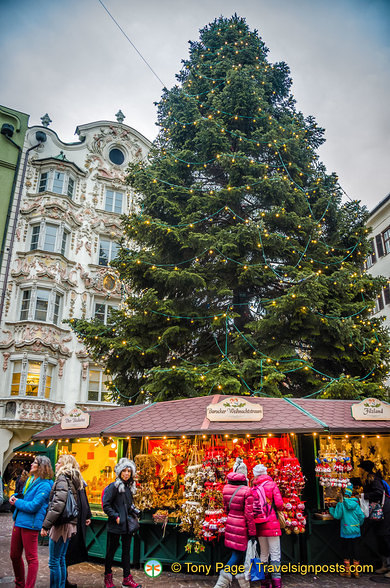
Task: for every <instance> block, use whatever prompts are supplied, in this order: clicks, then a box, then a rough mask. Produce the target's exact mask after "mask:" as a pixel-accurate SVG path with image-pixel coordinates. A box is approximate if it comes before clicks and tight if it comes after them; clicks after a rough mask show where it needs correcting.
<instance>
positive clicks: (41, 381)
mask: <svg viewBox="0 0 390 588" xmlns="http://www.w3.org/2000/svg"><path fill="white" fill-rule="evenodd" d="M52 372H53V364H51V363H49V361H48V360H44V361H34V360H28V359H26V358H24V359H23V360H18V361H14V362H13V372H12V381H11V396H33V397H35V398H50V392H51V382H52Z"/></svg>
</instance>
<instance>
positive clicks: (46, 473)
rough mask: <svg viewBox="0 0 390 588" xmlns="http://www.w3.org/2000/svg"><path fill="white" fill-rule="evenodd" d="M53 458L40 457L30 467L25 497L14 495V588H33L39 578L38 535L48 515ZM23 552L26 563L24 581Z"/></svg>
mask: <svg viewBox="0 0 390 588" xmlns="http://www.w3.org/2000/svg"><path fill="white" fill-rule="evenodd" d="M52 477H53V469H52V467H51V463H50V459H49V458H48V457H45V456H41V455H38V456H37V457H36V458H35V459H34V461H33V462H32V464H31V469H30V476H29V478H28V479H27V481H26V483H25V485H24V488H23V498H17V496H16V495H15V494H14V495H13V496H11V498H10V500H9V501H10V503H11V504H12V505H14V506H15V511H14V514H13V519H14V528H13V530H12V537H11V553H10V556H11V560H12V566H13V569H14V574H15V588H34V586H35V582H36V579H37V575H38V565H39V564H38V534H39V531H40V530H41V528H42V523H43V520H44V518H45V515H46V510H47V505H48V504H49V494H50V490H51V487H52V485H53V481H52V480H51V478H52ZM23 549H24V552H25V556H26V560H27V566H28V568H27V578H26V579H25V573H24V564H23V557H22V555H23Z"/></svg>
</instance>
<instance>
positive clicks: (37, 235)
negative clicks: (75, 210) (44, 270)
mask: <svg viewBox="0 0 390 588" xmlns="http://www.w3.org/2000/svg"><path fill="white" fill-rule="evenodd" d="M50 220H51V219H46V218H43V219H41V220H40V222H32V223H30V238H29V243H30V245H29V247H30V249H29V250H30V251H47V252H48V253H59V254H60V255H62V256H63V257H67V253H68V244H69V239H68V237H69V235H70V234H71V230H70V229H69V228H68V227H67V226H66V225H65V223H56V222H50ZM48 227H50V228H51V227H55V228H56V235H55V240H54V248H53V249H48V248H47V236H48ZM37 228H38V231H37V230H36V229H37ZM64 238H65V244H64ZM33 240H34V242H33ZM64 245H65V246H64Z"/></svg>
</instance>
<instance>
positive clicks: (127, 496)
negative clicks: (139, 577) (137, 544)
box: [103, 457, 141, 588]
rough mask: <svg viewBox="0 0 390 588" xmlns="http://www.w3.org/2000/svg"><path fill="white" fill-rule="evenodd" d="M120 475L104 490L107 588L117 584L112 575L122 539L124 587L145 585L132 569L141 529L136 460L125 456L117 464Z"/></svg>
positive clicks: (137, 587)
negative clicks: (134, 541)
mask: <svg viewBox="0 0 390 588" xmlns="http://www.w3.org/2000/svg"><path fill="white" fill-rule="evenodd" d="M114 469H115V474H116V479H115V481H114V482H112V483H111V484H110V485H109V486H107V488H106V489H105V490H104V494H103V510H104V512H105V513H106V515H107V516H108V523H107V549H106V559H105V571H104V586H105V588H115V586H114V583H113V578H112V564H113V561H114V556H115V552H116V550H117V549H118V546H119V540H121V541H122V567H123V581H122V588H126V587H129V588H141V585H140V584H138V582H137V581H136V580H134V578H133V576H132V575H131V573H130V544H131V537H132V535H134V533H136V532H137V530H138V528H139V523H138V519H137V516H138V514H139V511H138V509H136V508H135V506H134V500H133V496H134V493H135V474H136V467H135V463H134V462H133V461H132V460H131V459H128V458H127V457H122V458H121V459H120V460H119V461H118V463H117V464H116V466H115V468H114Z"/></svg>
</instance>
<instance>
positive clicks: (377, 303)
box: [374, 292, 384, 314]
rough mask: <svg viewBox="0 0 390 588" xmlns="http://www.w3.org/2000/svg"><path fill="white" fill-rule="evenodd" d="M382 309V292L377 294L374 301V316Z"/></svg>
mask: <svg viewBox="0 0 390 588" xmlns="http://www.w3.org/2000/svg"><path fill="white" fill-rule="evenodd" d="M383 309H384V304H383V297H382V292H381V293H380V294H378V297H377V299H376V301H375V308H374V314H376V313H377V312H380V311H381V310H383Z"/></svg>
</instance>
